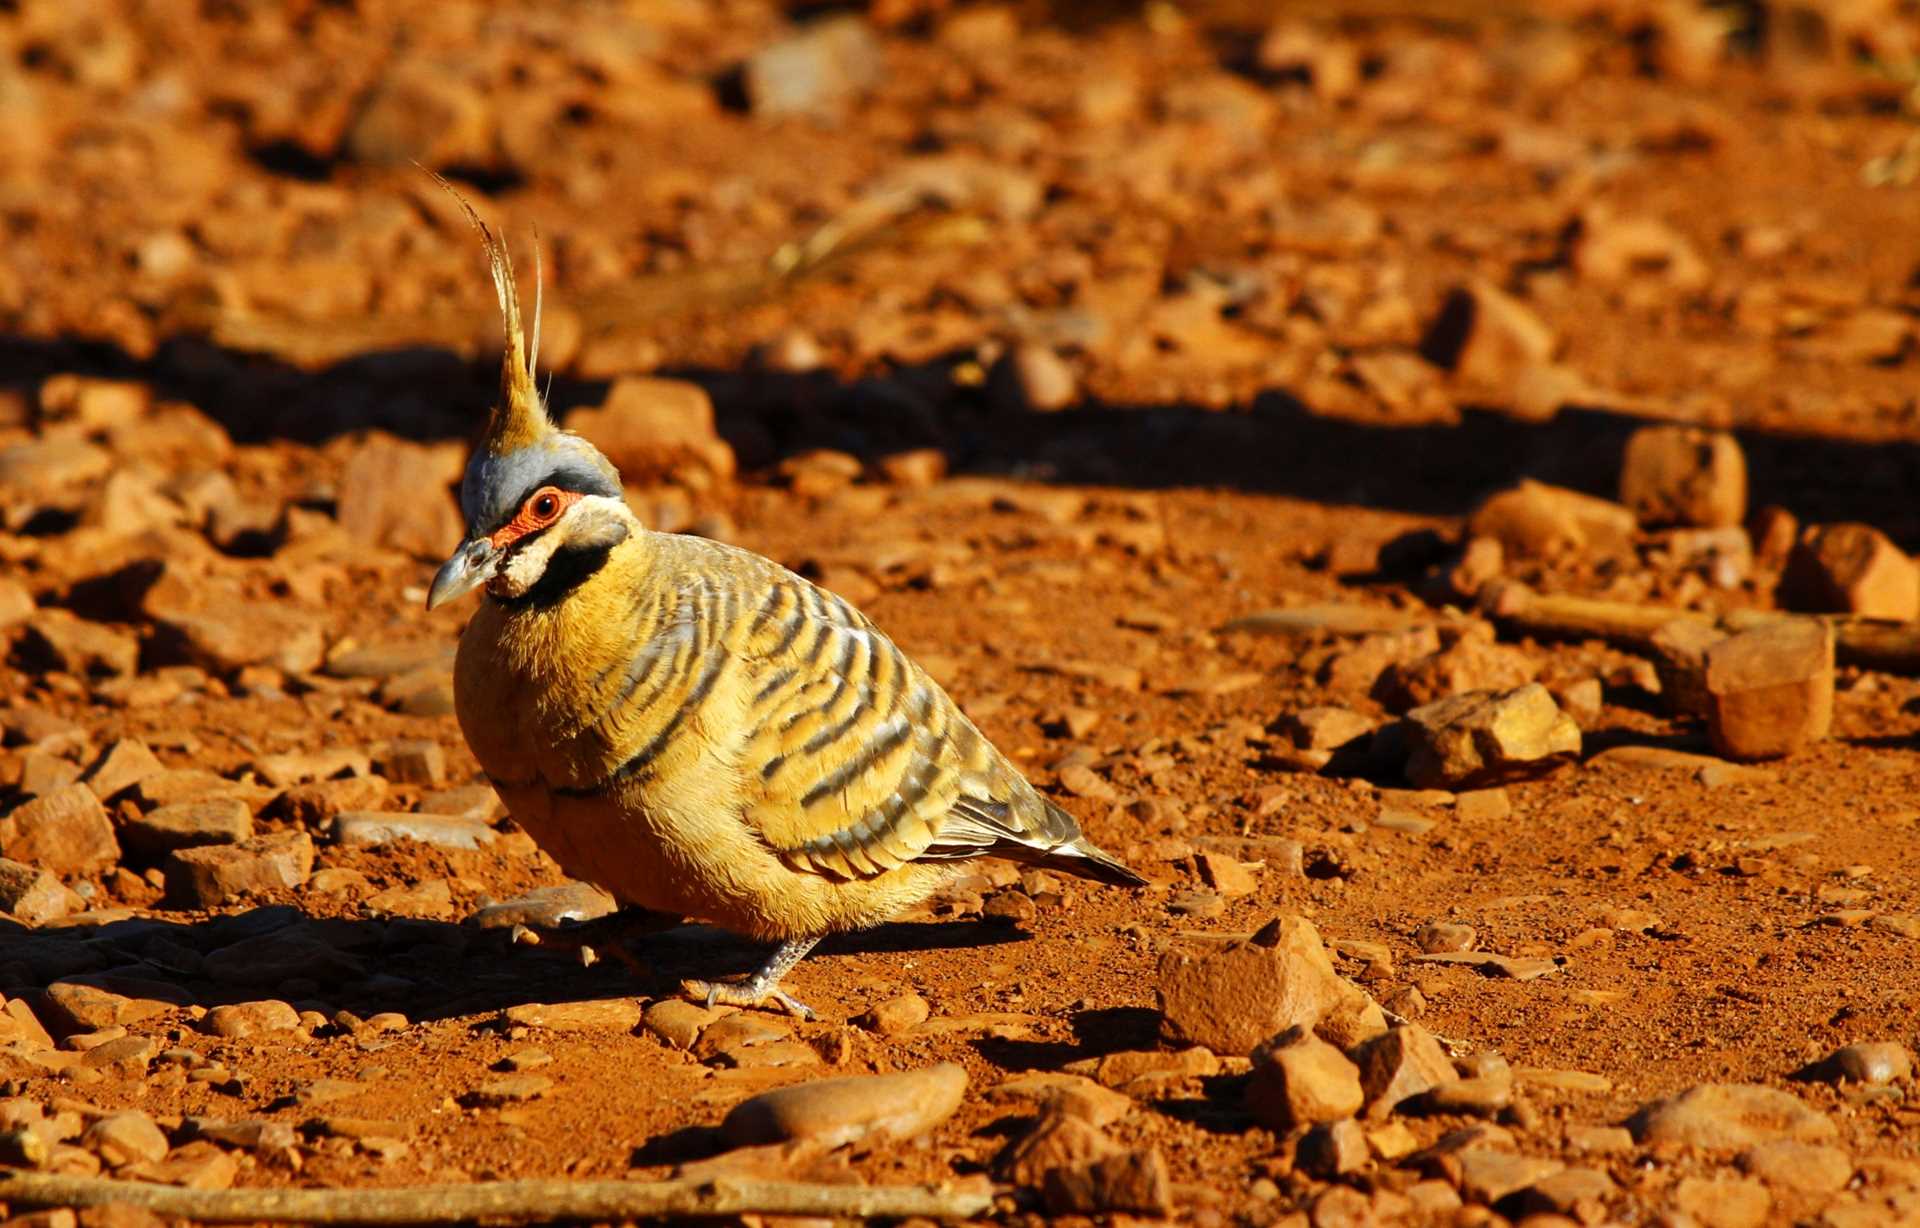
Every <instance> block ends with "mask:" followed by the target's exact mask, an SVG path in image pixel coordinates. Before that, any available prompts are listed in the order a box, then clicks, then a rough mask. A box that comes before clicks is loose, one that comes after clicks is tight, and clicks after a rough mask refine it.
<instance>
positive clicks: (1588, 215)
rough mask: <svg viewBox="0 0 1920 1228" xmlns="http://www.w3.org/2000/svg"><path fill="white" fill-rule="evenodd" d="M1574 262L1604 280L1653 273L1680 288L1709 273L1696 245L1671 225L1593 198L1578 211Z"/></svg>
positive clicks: (1578, 268) (1580, 269)
mask: <svg viewBox="0 0 1920 1228" xmlns="http://www.w3.org/2000/svg"><path fill="white" fill-rule="evenodd" d="M1573 267H1574V270H1575V271H1576V272H1577V273H1579V274H1580V276H1581V277H1583V278H1586V279H1589V280H1591V281H1595V282H1599V283H1603V284H1607V285H1616V284H1619V283H1622V282H1626V281H1629V280H1632V279H1633V278H1636V277H1641V276H1646V275H1653V276H1658V277H1659V278H1661V279H1662V280H1663V281H1665V282H1666V283H1667V284H1668V285H1669V286H1670V287H1672V288H1673V289H1676V290H1683V291H1690V290H1698V289H1700V288H1701V287H1702V286H1704V285H1705V284H1706V283H1707V281H1708V279H1709V278H1710V277H1711V276H1712V272H1711V270H1710V269H1709V268H1708V267H1707V262H1706V261H1705V260H1704V259H1703V258H1702V257H1701V255H1700V253H1699V251H1698V250H1697V249H1696V248H1695V247H1694V246H1693V244H1692V243H1691V242H1689V241H1688V239H1687V238H1686V236H1684V235H1682V234H1681V233H1680V232H1679V231H1677V230H1675V229H1674V228H1673V227H1672V226H1669V225H1668V224H1667V223H1665V222H1663V221H1661V220H1660V219H1658V218H1654V217H1640V216H1627V215H1622V214H1617V213H1615V212H1614V211H1613V210H1612V209H1610V208H1607V207H1606V206H1604V205H1598V204H1596V205H1592V206H1589V207H1588V208H1587V209H1585V210H1584V211H1582V213H1581V214H1580V222H1579V231H1578V236H1577V238H1576V239H1575V241H1574V245H1573Z"/></svg>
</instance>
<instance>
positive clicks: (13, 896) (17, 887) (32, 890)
mask: <svg viewBox="0 0 1920 1228" xmlns="http://www.w3.org/2000/svg"><path fill="white" fill-rule="evenodd" d="M85 908H86V902H85V901H84V900H82V899H81V898H80V897H79V896H77V895H75V894H74V893H73V892H72V891H70V890H68V889H67V886H66V884H64V883H62V882H61V881H60V880H59V879H57V878H55V877H54V876H53V875H51V874H49V873H47V872H46V871H45V870H42V869H40V868H39V867H38V866H30V865H25V864H23V863H21V862H18V861H13V860H10V859H7V858H0V911H4V912H5V913H7V915H9V916H11V917H14V918H16V919H17V920H21V921H25V922H26V923H27V924H28V925H39V924H41V923H42V922H45V921H53V920H56V919H58V918H60V917H64V916H66V915H67V914H68V913H74V912H80V911H82V910H83V909H85Z"/></svg>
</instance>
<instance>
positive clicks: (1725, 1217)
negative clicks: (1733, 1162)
mask: <svg viewBox="0 0 1920 1228" xmlns="http://www.w3.org/2000/svg"><path fill="white" fill-rule="evenodd" d="M1673 1209H1674V1210H1676V1211H1678V1212H1680V1213H1681V1214H1682V1215H1686V1216H1689V1217H1691V1218H1692V1220H1693V1221H1694V1222H1695V1223H1697V1224H1700V1225H1701V1226H1702V1228H1760V1225H1762V1224H1764V1223H1766V1222H1767V1215H1768V1213H1769V1212H1771V1211H1772V1210H1773V1195H1772V1194H1769V1193H1768V1192H1767V1187H1766V1186H1764V1185H1762V1184H1760V1183H1759V1182H1758V1181H1753V1180H1749V1179H1747V1178H1743V1177H1682V1178H1681V1179H1680V1181H1679V1183H1678V1184H1676V1185H1675V1186H1674V1187H1673Z"/></svg>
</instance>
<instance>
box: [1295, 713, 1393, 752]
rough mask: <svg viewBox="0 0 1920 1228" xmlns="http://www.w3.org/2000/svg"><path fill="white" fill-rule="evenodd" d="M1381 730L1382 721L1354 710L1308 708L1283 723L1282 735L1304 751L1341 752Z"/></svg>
mask: <svg viewBox="0 0 1920 1228" xmlns="http://www.w3.org/2000/svg"><path fill="white" fill-rule="evenodd" d="M1378 727H1379V722H1378V721H1376V720H1374V719H1373V718H1372V717H1370V716H1366V715H1364V714H1362V713H1359V712H1355V711H1353V710H1352V709H1351V708H1328V707H1322V708H1307V709H1304V710H1302V711H1300V712H1296V713H1294V714H1293V715H1292V716H1289V717H1287V718H1286V720H1284V721H1282V722H1281V732H1283V733H1285V734H1286V735H1287V736H1288V737H1289V738H1291V739H1293V744H1294V745H1295V746H1297V747H1299V748H1300V749H1302V750H1328V751H1331V750H1339V749H1340V748H1341V747H1343V746H1346V745H1348V744H1350V743H1352V742H1356V741H1358V740H1359V739H1361V738H1364V737H1367V736H1368V735H1370V734H1371V733H1372V732H1373V731H1374V730H1375V729H1376V728H1378Z"/></svg>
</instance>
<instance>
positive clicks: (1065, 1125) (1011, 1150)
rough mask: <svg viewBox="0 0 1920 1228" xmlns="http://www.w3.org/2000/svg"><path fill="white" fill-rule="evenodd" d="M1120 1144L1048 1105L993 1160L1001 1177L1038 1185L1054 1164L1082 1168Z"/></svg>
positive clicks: (1081, 1121) (1093, 1127)
mask: <svg viewBox="0 0 1920 1228" xmlns="http://www.w3.org/2000/svg"><path fill="white" fill-rule="evenodd" d="M1119 1149H1120V1148H1119V1145H1118V1144H1116V1143H1115V1142H1114V1141H1113V1140H1112V1139H1110V1138H1108V1137H1107V1136H1106V1135H1105V1134H1104V1133H1102V1132H1101V1131H1100V1128H1099V1127H1098V1126H1095V1125H1094V1124H1093V1123H1091V1122H1089V1121H1086V1120H1084V1119H1083V1118H1080V1117H1076V1116H1074V1115H1072V1114H1070V1113H1067V1112H1065V1111H1063V1110H1060V1109H1057V1108H1050V1109H1048V1110H1047V1111H1046V1112H1043V1113H1042V1114H1041V1115H1040V1118H1039V1120H1037V1121H1036V1122H1034V1125H1033V1128H1032V1129H1031V1130H1029V1131H1027V1132H1026V1133H1025V1134H1023V1135H1021V1136H1020V1137H1019V1138H1017V1139H1015V1140H1014V1141H1013V1143H1012V1144H1011V1145H1009V1146H1008V1147H1007V1149H1006V1150H1005V1151H1004V1152H1003V1153H1002V1154H1001V1155H1000V1157H999V1158H998V1159H997V1160H996V1161H995V1163H994V1168H995V1171H996V1172H998V1173H999V1174H1000V1176H1001V1178H1002V1179H1003V1180H1006V1181H1010V1182H1012V1183H1013V1184H1015V1185H1025V1186H1032V1187H1035V1188H1038V1187H1040V1186H1041V1185H1043V1184H1044V1183H1045V1181H1046V1178H1047V1174H1048V1173H1050V1172H1052V1171H1053V1170H1055V1169H1057V1168H1066V1169H1074V1168H1084V1167H1086V1166H1087V1165H1089V1164H1091V1163H1093V1162H1094V1161H1096V1160H1101V1159H1105V1158H1106V1157H1107V1156H1110V1155H1112V1154H1114V1153H1115V1152H1116V1151H1118V1150H1119Z"/></svg>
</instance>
